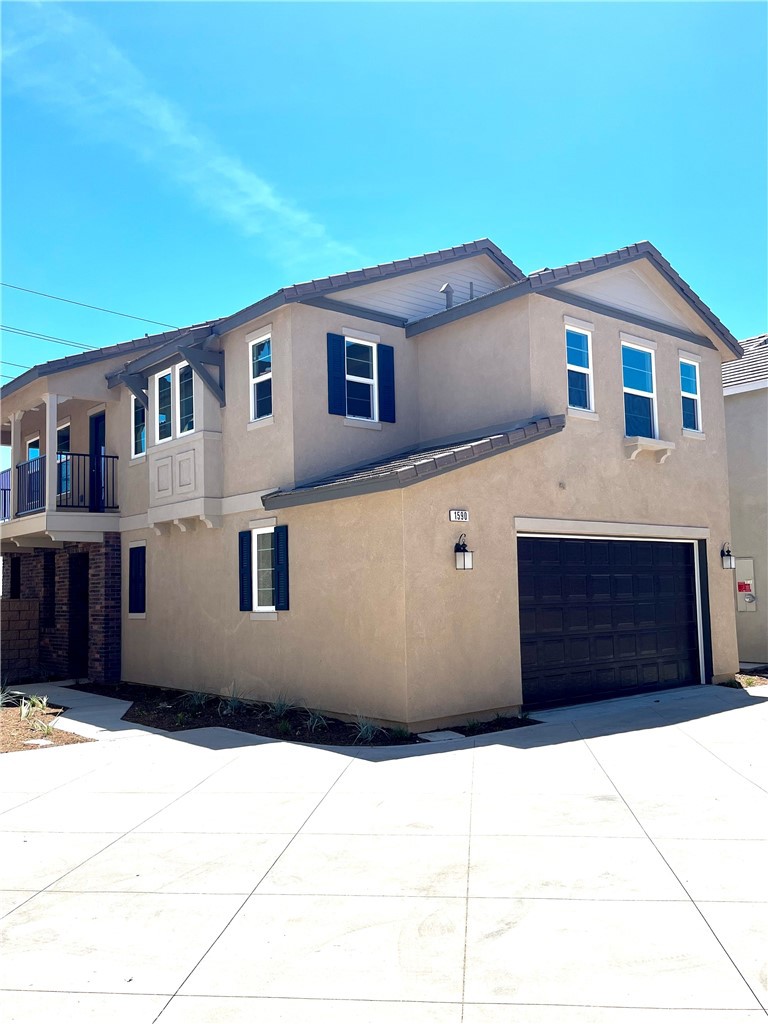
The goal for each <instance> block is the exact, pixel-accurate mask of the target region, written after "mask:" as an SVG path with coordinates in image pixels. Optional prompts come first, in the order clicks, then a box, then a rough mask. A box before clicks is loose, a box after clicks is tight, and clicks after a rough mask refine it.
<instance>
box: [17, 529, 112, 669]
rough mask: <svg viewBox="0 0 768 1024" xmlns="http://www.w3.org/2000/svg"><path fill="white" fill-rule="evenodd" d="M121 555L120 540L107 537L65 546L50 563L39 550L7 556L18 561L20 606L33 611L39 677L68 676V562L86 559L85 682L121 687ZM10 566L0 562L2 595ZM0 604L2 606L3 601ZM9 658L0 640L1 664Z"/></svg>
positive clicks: (56, 552) (36, 666) (36, 664)
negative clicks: (80, 557) (78, 557)
mask: <svg viewBox="0 0 768 1024" xmlns="http://www.w3.org/2000/svg"><path fill="white" fill-rule="evenodd" d="M120 550H121V548H120V534H119V533H106V534H104V541H103V543H101V544H65V546H64V547H63V548H59V549H57V550H56V551H55V553H54V554H53V563H51V557H52V553H51V552H50V551H43V550H41V549H37V550H33V551H24V552H20V553H19V554H18V555H12V556H11V557H13V558H19V559H20V560H21V603H22V604H25V603H26V604H29V603H32V604H34V606H35V626H34V629H35V635H34V640H33V645H34V655H35V669H39V670H40V672H41V673H43V674H44V675H49V676H54V677H58V678H59V679H62V678H66V677H68V676H70V675H71V670H70V662H69V630H70V615H69V613H70V599H69V567H70V556H71V555H73V554H87V555H88V678H89V679H90V680H92V681H93V682H98V683H111V682H119V681H120V638H121V623H120ZM9 561H10V559H8V558H4V559H3V593H4V594H7V593H8V589H7V588H8V587H9V586H10V567H9V566H8V565H7V563H8V562H9ZM2 603H3V605H5V599H3V602H2ZM15 603H17V604H18V603H19V602H15ZM41 616H42V617H41ZM29 628H30V627H28V628H27V630H26V631H27V632H28V631H29ZM3 632H4V633H5V620H3ZM11 632H16V631H14V630H11ZM14 639H16V638H14ZM25 639H31V638H30V637H25ZM12 656H13V657H14V658H15V657H16V655H15V654H13V655H12V652H11V649H10V647H8V649H6V639H5V636H3V663H4V664H5V662H6V659H7V658H11V657H12Z"/></svg>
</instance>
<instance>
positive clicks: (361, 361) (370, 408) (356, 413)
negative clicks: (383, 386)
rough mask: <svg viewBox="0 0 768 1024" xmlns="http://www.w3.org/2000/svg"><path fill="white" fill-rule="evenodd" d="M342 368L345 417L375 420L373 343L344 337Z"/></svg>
mask: <svg viewBox="0 0 768 1024" xmlns="http://www.w3.org/2000/svg"><path fill="white" fill-rule="evenodd" d="M344 370H345V378H346V388H347V416H348V417H349V418H350V419H357V420H374V421H376V420H378V418H379V409H378V404H379V403H378V385H377V379H376V345H375V343H373V342H370V341H361V340H359V339H357V338H345V339H344Z"/></svg>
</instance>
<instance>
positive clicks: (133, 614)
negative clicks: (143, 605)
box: [128, 612, 147, 619]
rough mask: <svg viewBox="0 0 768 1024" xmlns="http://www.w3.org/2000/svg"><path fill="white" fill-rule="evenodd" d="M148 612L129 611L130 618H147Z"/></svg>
mask: <svg viewBox="0 0 768 1024" xmlns="http://www.w3.org/2000/svg"><path fill="white" fill-rule="evenodd" d="M146 617H147V614H146V612H128V618H129V619H146Z"/></svg>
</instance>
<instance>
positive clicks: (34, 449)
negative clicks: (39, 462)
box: [26, 434, 40, 462]
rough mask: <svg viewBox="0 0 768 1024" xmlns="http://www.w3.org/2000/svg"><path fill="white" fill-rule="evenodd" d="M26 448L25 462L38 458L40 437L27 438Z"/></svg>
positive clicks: (36, 435)
mask: <svg viewBox="0 0 768 1024" xmlns="http://www.w3.org/2000/svg"><path fill="white" fill-rule="evenodd" d="M26 447H27V462H30V461H31V460H32V459H39V458H40V435H39V434H35V435H34V437H28V438H27V441H26Z"/></svg>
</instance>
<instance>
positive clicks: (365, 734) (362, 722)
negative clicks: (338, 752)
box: [349, 715, 386, 743]
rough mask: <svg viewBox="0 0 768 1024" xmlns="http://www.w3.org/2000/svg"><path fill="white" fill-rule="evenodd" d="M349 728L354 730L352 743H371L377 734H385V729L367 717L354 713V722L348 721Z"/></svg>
mask: <svg viewBox="0 0 768 1024" xmlns="http://www.w3.org/2000/svg"><path fill="white" fill-rule="evenodd" d="M349 727H350V729H354V730H355V738H354V740H353V742H354V743H371V742H372V741H373V740H374V739H375V738H376V737H377V736H379V735H381V736H385V735H386V730H385V729H382V728H381V726H379V725H376V723H375V722H372V721H371V720H370V719H369V718H363V716H362V715H356V716H355V720H354V722H350V723H349Z"/></svg>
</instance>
